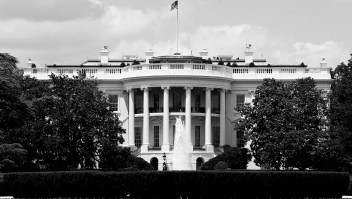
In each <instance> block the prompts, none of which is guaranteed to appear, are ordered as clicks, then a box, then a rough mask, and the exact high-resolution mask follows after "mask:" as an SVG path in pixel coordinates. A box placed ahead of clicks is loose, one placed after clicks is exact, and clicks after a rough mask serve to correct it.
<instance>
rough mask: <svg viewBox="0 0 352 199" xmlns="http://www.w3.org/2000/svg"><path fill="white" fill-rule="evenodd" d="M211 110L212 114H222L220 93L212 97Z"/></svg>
mask: <svg viewBox="0 0 352 199" xmlns="http://www.w3.org/2000/svg"><path fill="white" fill-rule="evenodd" d="M211 109H212V111H211V112H212V113H217V114H219V113H220V95H219V93H214V95H212V96H211Z"/></svg>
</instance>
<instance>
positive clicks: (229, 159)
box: [201, 147, 252, 170]
mask: <svg viewBox="0 0 352 199" xmlns="http://www.w3.org/2000/svg"><path fill="white" fill-rule="evenodd" d="M251 158H252V156H251V154H250V152H249V151H248V149H246V148H238V147H232V148H228V147H226V148H225V147H224V153H222V154H220V155H218V156H216V157H214V158H211V159H210V160H208V161H207V162H205V163H204V164H203V165H202V166H201V170H212V169H214V167H215V165H216V164H217V163H218V162H220V161H224V162H226V163H227V164H228V167H229V168H231V169H246V168H247V164H248V162H249V161H250V160H251Z"/></svg>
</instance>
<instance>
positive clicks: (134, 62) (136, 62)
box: [132, 60, 140, 65]
mask: <svg viewBox="0 0 352 199" xmlns="http://www.w3.org/2000/svg"><path fill="white" fill-rule="evenodd" d="M138 64H140V63H139V61H137V60H133V63H132V65H138Z"/></svg>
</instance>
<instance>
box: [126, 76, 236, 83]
mask: <svg viewBox="0 0 352 199" xmlns="http://www.w3.org/2000/svg"><path fill="white" fill-rule="evenodd" d="M163 79H199V80H218V81H226V82H232V81H233V79H232V78H226V77H216V76H183V75H163V76H142V77H140V76H139V77H129V78H123V79H120V81H121V82H123V83H127V82H132V81H139V80H163Z"/></svg>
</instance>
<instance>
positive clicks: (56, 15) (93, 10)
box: [0, 0, 104, 21]
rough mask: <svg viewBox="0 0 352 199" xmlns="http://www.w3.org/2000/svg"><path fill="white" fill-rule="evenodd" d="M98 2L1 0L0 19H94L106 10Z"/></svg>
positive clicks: (86, 0)
mask: <svg viewBox="0 0 352 199" xmlns="http://www.w3.org/2000/svg"><path fill="white" fill-rule="evenodd" d="M89 2H91V3H89ZM94 2H95V3H94ZM97 2H98V0H71V1H63V0H44V1H43V0H25V1H22V0H1V1H0V20H16V19H23V20H28V21H69V20H75V19H81V18H88V19H94V18H99V17H100V16H101V15H102V14H103V13H104V10H103V9H102V8H100V7H99V6H97V5H98V3H97Z"/></svg>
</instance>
